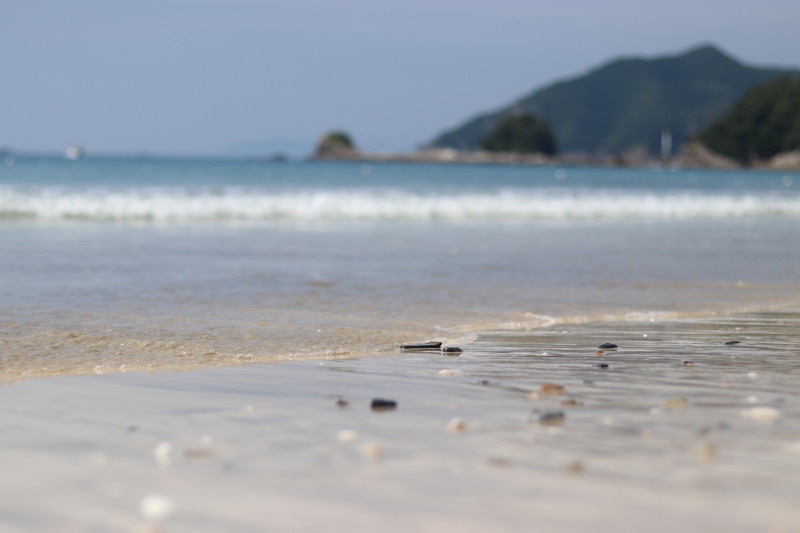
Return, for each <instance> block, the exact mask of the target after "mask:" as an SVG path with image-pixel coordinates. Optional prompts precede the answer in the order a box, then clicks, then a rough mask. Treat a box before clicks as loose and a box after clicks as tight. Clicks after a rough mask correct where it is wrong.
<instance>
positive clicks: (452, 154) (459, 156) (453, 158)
mask: <svg viewBox="0 0 800 533" xmlns="http://www.w3.org/2000/svg"><path fill="white" fill-rule="evenodd" d="M309 160H310V161H349V162H363V163H452V164H475V165H481V164H496V165H533V166H586V167H611V168H614V167H622V168H626V167H630V168H651V167H661V168H665V169H684V170H690V169H727V170H775V171H796V170H800V151H793V152H785V153H780V154H777V155H776V156H774V157H773V158H771V159H769V160H767V161H758V162H756V163H755V164H753V165H751V166H744V165H741V164H739V163H738V162H736V161H734V160H733V159H730V158H728V157H725V156H722V155H719V154H716V153H714V152H712V151H710V150H709V149H708V148H705V147H704V146H702V145H697V144H689V145H687V146H685V147H684V148H683V149H682V151H681V152H680V153H678V154H675V155H674V156H673V157H672V158H670V159H669V160H667V161H664V160H663V159H659V158H653V157H650V156H649V155H647V154H642V153H638V152H632V153H630V154H616V155H605V156H598V155H590V154H580V153H567V154H558V155H553V156H548V155H545V154H540V153H536V154H525V153H513V152H488V151H484V150H476V151H460V150H455V149H452V148H430V149H423V150H419V151H415V152H408V153H366V152H359V151H355V150H346V151H343V152H339V153H336V152H334V153H330V154H324V155H314V156H312V157H311V158H310V159H309Z"/></svg>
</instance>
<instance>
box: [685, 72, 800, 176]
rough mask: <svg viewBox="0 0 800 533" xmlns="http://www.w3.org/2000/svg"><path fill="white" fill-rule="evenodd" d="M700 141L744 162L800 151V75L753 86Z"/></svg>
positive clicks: (713, 124) (746, 163)
mask: <svg viewBox="0 0 800 533" xmlns="http://www.w3.org/2000/svg"><path fill="white" fill-rule="evenodd" d="M699 140H700V141H701V142H702V143H703V144H705V145H706V146H707V147H708V148H710V149H711V150H713V151H715V152H717V153H720V154H722V155H725V156H728V157H731V158H733V159H735V160H737V161H738V162H739V163H741V164H743V165H750V164H752V163H755V162H757V161H763V160H767V159H769V158H770V157H772V156H774V155H776V154H779V153H781V152H789V151H792V150H800V78H798V77H784V78H780V79H777V80H775V81H772V82H770V83H767V84H764V85H760V86H758V87H755V88H753V89H751V90H750V91H748V92H747V94H746V95H745V96H744V97H743V98H742V99H741V100H739V101H738V102H737V103H736V104H734V105H733V107H731V108H730V109H729V110H728V111H727V112H726V113H725V114H724V115H722V116H721V117H720V118H719V119H718V120H716V121H714V122H713V123H712V124H711V125H710V126H709V127H708V128H707V129H706V130H705V131H703V133H702V134H701V135H700V136H699Z"/></svg>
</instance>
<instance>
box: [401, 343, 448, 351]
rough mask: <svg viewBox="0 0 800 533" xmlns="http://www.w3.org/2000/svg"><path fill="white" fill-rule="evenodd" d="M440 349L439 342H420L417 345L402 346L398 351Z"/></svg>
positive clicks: (440, 344)
mask: <svg viewBox="0 0 800 533" xmlns="http://www.w3.org/2000/svg"><path fill="white" fill-rule="evenodd" d="M441 347H442V343H441V342H421V343H419V344H404V345H402V346H400V349H401V350H403V351H404V352H407V351H414V350H438V349H439V348H441Z"/></svg>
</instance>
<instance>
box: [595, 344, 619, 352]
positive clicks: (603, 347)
mask: <svg viewBox="0 0 800 533" xmlns="http://www.w3.org/2000/svg"><path fill="white" fill-rule="evenodd" d="M598 348H599V349H601V350H613V349H614V348H618V346H617V345H616V344H611V343H610V342H604V343H603V344H601V345H600V346H598Z"/></svg>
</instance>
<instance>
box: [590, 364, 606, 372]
mask: <svg viewBox="0 0 800 533" xmlns="http://www.w3.org/2000/svg"><path fill="white" fill-rule="evenodd" d="M592 368H599V369H600V370H608V365H607V364H606V363H597V364H596V365H592Z"/></svg>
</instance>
